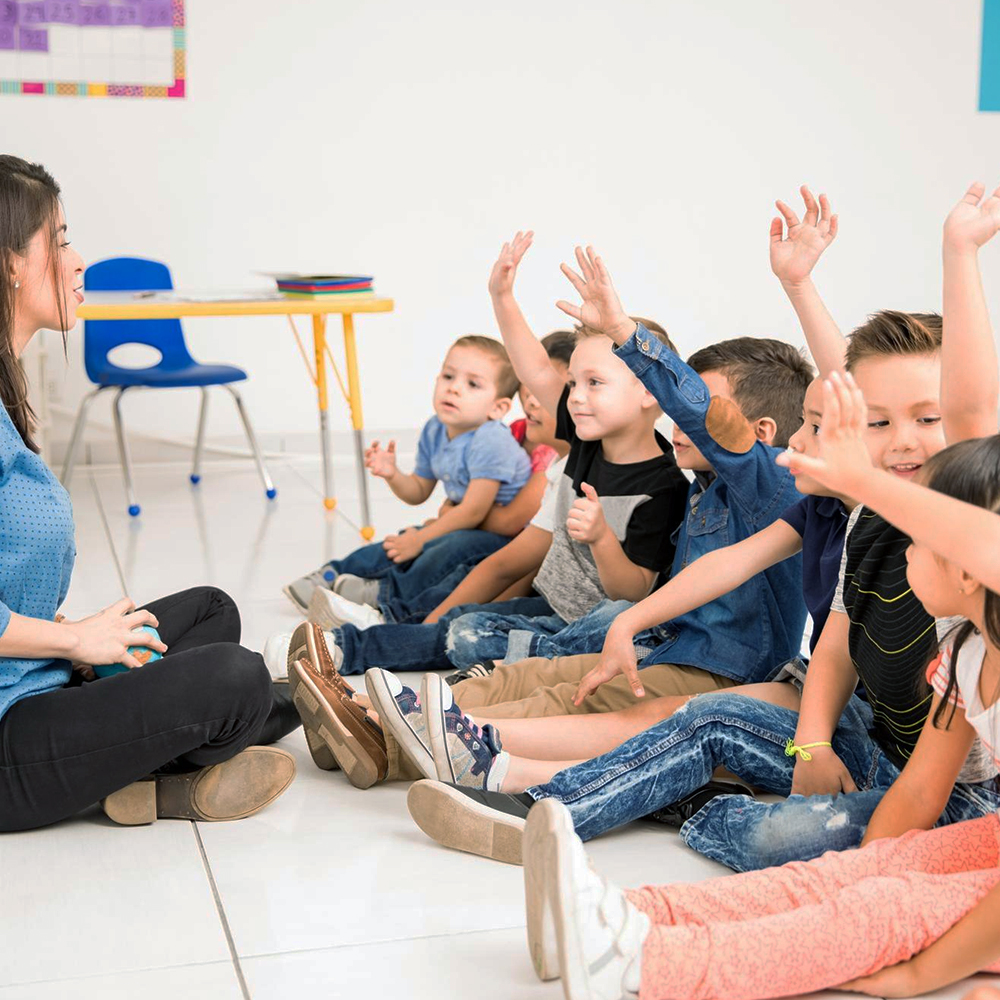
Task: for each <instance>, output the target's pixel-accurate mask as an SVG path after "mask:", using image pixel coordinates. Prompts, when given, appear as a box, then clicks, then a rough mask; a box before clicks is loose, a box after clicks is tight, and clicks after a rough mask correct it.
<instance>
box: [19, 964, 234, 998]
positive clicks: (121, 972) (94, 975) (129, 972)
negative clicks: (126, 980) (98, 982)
mask: <svg viewBox="0 0 1000 1000" xmlns="http://www.w3.org/2000/svg"><path fill="white" fill-rule="evenodd" d="M229 964H230V963H229V962H226V961H225V960H221V961H214V962H182V963H181V964H180V965H150V966H147V967H144V968H141V969H115V970H112V971H111V972H88V973H85V974H84V975H82V976H58V977H57V978H55V979H25V980H23V981H20V982H16V983H3V984H0V996H2V995H3V993H4V991H5V990H13V989H20V988H21V987H22V986H48V985H50V984H52V983H67V984H68V983H77V982H80V983H84V982H87V981H88V980H91V979H108V978H118V977H122V976H141V975H144V974H145V973H148V972H172V971H174V970H176V969H211V968H213V967H214V966H216V965H229Z"/></svg>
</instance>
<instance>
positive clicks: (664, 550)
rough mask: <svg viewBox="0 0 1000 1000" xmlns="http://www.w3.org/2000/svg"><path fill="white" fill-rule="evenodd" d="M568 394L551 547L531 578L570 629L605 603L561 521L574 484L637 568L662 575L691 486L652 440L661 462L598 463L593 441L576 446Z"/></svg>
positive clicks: (561, 412) (575, 493) (588, 558)
mask: <svg viewBox="0 0 1000 1000" xmlns="http://www.w3.org/2000/svg"><path fill="white" fill-rule="evenodd" d="M568 396H569V389H568V388H567V389H566V390H565V391H564V392H563V395H562V398H561V399H560V400H559V407H558V412H557V414H556V436H557V437H559V438H560V439H561V440H563V441H567V442H569V445H570V452H569V456H568V458H567V460H566V468H565V472H564V474H563V480H562V481H561V482H560V483H559V485H558V487H557V489H558V490H559V493H558V494H557V501H556V510H555V526H554V530H553V535H552V547H551V548H550V549H549V553H548V555H547V556H546V558H545V562H544V563H543V564H542V568H541V569H540V570H539V572H538V576H537V577H536V578H535V589H536V590H538V592H539V593H540V594H542V595H543V596H544V597H545V599H546V600H547V601H548V602H549V604H551V605H552V607H553V609H555V610H556V611H557V612H558V614H560V615H561V616H562V617H563V618H564V619H566V620H567V621H573V620H575V619H576V618H578V617H580V616H581V615H583V614H586V612H587V611H589V610H590V609H591V608H592V607H593V606H594V605H595V604H597V603H598V602H599V601H600V600H603V599H604V598H605V597H606V596H607V595H606V594H605V593H604V592H603V590H602V588H601V586H600V577H599V575H598V573H597V566H596V564H595V563H594V558H593V555H592V554H591V552H590V546H589V545H584V544H581V543H579V542H575V541H573V539H571V538H570V537H569V534H568V533H567V531H566V515H567V513H568V512H569V509H570V507H572V505H573V502H574V501H575V500H576V499H577V497H582V496H583V490H582V489H581V488H580V484H581V483H588V484H589V485H591V486H592V487H593V488H594V490H595V491H596V492H597V495H598V496H599V497H600V498H601V507H602V508H603V511H604V517H605V519H606V520H607V522H608V525H609V526H610V528H611V530H612V531H613V532H614V533H615V536H616V537H617V538H618V540H619V541H620V542H621V545H622V549H623V551H624V552H625V554H626V555H627V556H628V558H629V559H630V560H631V561H632V562H634V563H635V564H636V565H637V566H643V567H645V568H646V569H651V570H653V571H654V572H656V573H658V574H660V573H668V572H669V571H670V566H671V563H672V562H673V558H674V545H673V542H672V541H671V536H672V535H673V533H674V531H675V530H676V528H677V526H678V525H679V524H680V523H681V521H682V520H683V518H684V515H685V512H686V509H687V494H688V489H689V487H690V484H689V483H688V481H687V479H686V478H685V476H684V474H683V473H682V472H681V470H680V469H678V468H677V463H676V462H675V461H674V453H673V449H672V448H671V447H670V443H669V442H668V441H667V440H666V439H665V438H664V437H663V436H662V435H661V434H659V433H657V434H656V442H657V444H658V445H659V447H660V449H661V450H662V452H663V454H662V455H658V456H657V457H655V458H650V459H647V460H646V461H643V462H629V463H624V464H619V463H615V462H609V461H608V460H607V459H606V458H605V457H604V451H603V448H602V446H601V442H600V441H582V440H580V438H578V437H577V435H576V428H575V426H574V424H573V420H572V418H571V417H570V415H569V410H568V408H567V405H566V400H567V398H568Z"/></svg>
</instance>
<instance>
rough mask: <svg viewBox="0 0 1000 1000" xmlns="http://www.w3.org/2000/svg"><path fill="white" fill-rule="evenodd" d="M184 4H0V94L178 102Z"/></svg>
mask: <svg viewBox="0 0 1000 1000" xmlns="http://www.w3.org/2000/svg"><path fill="white" fill-rule="evenodd" d="M186 75H187V73H186V65H185V42H184V0H0V94H56V95H59V96H64V97H184V94H185V78H186Z"/></svg>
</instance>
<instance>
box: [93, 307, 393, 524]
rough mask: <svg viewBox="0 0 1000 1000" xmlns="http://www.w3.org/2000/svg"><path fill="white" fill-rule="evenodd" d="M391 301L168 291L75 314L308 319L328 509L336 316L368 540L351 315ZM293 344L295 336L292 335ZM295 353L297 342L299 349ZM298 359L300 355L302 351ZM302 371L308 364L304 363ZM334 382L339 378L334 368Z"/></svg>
mask: <svg viewBox="0 0 1000 1000" xmlns="http://www.w3.org/2000/svg"><path fill="white" fill-rule="evenodd" d="M392 309H393V301H392V299H382V298H362V297H357V298H353V299H349V298H347V297H343V298H340V297H332V296H331V297H327V298H317V299H294V298H285V297H284V296H281V295H277V294H273V295H268V294H266V293H263V294H258V293H240V294H231V295H221V294H217V295H213V294H211V293H208V294H199V293H194V294H189V293H185V292H184V291H183V290H178V291H174V292H89V293H87V301H86V302H85V303H84V304H83V305H81V306H80V308H79V309H77V311H76V314H77V316H78V317H79V318H80V319H84V320H86V319H180V318H181V317H185V316H287V317H288V320H289V323H291V324H292V328H293V329H294V328H295V324H294V321H293V320H292V317H293V316H312V329H313V356H314V359H315V366H316V368H315V372H313V371H310V377H311V378H312V380H313V382H314V384H315V386H316V398H317V403H318V406H319V433H320V443H321V447H322V449H323V505H324V506H325V507H326V509H327V510H333V508H334V507H335V506H336V505H337V501H336V500H335V499H334V496H333V476H332V470H331V468H330V431H329V427H328V424H327V414H328V404H329V394H328V382H327V369H326V366H327V359H328V358H329V359H330V362H331V364H332V357H330V352H329V348H328V347H327V343H326V318H327V316H329V315H330V314H339V315H340V316H341V317H342V322H343V326H344V356H345V359H346V362H347V386H346V388H344V386H343V383H342V382H341V383H340V384H341V389H342V390H343V391H344V396H345V398H346V399H347V403H348V406H349V407H350V409H351V425H352V427H353V428H354V449H355V457H356V461H357V473H358V486H359V488H360V492H361V523H362V528H361V534H362V536H363V537H364V538H366V539H371V538H372V537H373V536H374V534H375V529H374V527H373V526H372V519H371V508H370V506H369V501H368V479H367V477H366V476H365V468H364V441H363V439H362V431H363V429H364V419H363V417H362V414H361V382H360V379H359V377H358V356H357V348H356V345H355V340H354V316H355V315H356V314H357V313H378V312H391V311H392ZM296 339H298V334H297V333H296ZM299 346H300V348H301V346H302V345H301V342H300V344H299ZM303 357H305V352H304V351H303ZM306 366H307V368H308V366H309V362H308V359H307V358H306ZM334 374H336V375H337V379H338V381H340V376H339V374H337V372H336V368H334Z"/></svg>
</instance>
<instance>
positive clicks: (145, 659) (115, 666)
mask: <svg viewBox="0 0 1000 1000" xmlns="http://www.w3.org/2000/svg"><path fill="white" fill-rule="evenodd" d="M132 631H133V632H148V633H149V634H150V635H151V636H152V637H153V638H154V639H159V638H160V633H159V632H157V631H156V629H155V628H153V626H152V625H140V626H139V627H138V628H134V629H132ZM128 651H129V653H130V655H132V656H134V657H135V658H136V659H137V660H138V661H139V663H140V664H141V665H142V666H145V665H146V664H147V663H152V662H153V661H154V660H162V659H163V654H162V653H158V652H157V651H156V650H155V649H150V648H149V647H148V646H129V648H128ZM128 669H129V668H128V667H126V666H125V664H124V663H106V664H104V665H103V666H100V667H94V673H95V674H96V675H97V677H98V678H101V677H112V676H113V675H114V674H123V673H125V672H126V671H127V670H128Z"/></svg>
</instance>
